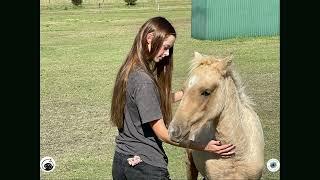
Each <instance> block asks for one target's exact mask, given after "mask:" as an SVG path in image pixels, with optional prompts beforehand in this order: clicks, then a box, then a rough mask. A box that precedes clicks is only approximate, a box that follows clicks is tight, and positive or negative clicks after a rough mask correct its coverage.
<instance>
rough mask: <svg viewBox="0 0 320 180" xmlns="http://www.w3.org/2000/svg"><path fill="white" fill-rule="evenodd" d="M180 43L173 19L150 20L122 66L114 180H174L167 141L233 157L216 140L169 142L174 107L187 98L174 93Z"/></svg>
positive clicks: (115, 104) (114, 113)
mask: <svg viewBox="0 0 320 180" xmlns="http://www.w3.org/2000/svg"><path fill="white" fill-rule="evenodd" d="M175 39H176V31H175V29H174V28H173V26H172V25H171V24H170V22H169V21H168V20H166V19H165V18H163V17H154V18H151V19H149V20H148V21H146V22H145V23H144V24H143V25H142V26H141V28H140V29H139V32H138V34H137V35H136V37H135V40H134V42H133V45H132V48H131V50H130V52H129V54H128V56H127V58H126V60H125V62H124V63H123V65H122V66H121V67H120V70H119V72H118V74H117V78H116V82H115V86H114V90H113V97H112V105H111V122H112V123H113V124H114V125H115V126H117V128H118V132H119V134H118V136H117V137H116V140H115V141H116V147H115V154H114V159H113V165H112V177H113V179H114V180H124V179H134V180H141V179H148V180H153V179H170V178H169V173H168V169H167V165H168V158H167V156H166V153H165V151H164V149H163V147H162V142H165V143H169V144H171V145H175V146H179V147H184V148H189V149H195V150H199V151H208V152H212V153H217V154H219V155H221V156H226V157H228V156H230V155H232V154H234V148H235V147H234V146H233V145H231V144H226V145H221V143H220V142H218V141H215V140H212V141H210V142H209V143H208V144H198V143H196V142H192V141H188V142H186V141H184V142H181V143H175V142H172V141H171V140H170V138H169V134H168V130H167V126H168V122H169V121H170V120H171V117H172V110H171V103H172V102H176V101H179V100H181V98H182V96H183V91H178V92H176V93H174V94H171V77H172V67H173V45H174V42H175Z"/></svg>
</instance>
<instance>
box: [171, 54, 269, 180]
mask: <svg viewBox="0 0 320 180" xmlns="http://www.w3.org/2000/svg"><path fill="white" fill-rule="evenodd" d="M231 64H232V63H231V57H226V58H215V57H212V56H205V55H201V54H200V53H197V52H195V56H194V59H193V60H192V65H191V71H190V74H189V78H188V80H187V81H186V83H185V88H184V96H183V99H182V100H181V102H180V105H179V106H178V108H177V110H176V113H175V116H174V118H173V120H172V121H171V123H170V125H169V134H170V138H171V140H172V141H175V142H183V141H188V140H193V141H196V142H201V143H203V144H207V143H208V142H209V141H210V140H212V139H216V140H219V141H221V143H222V144H226V143H227V144H229V143H230V144H234V145H235V146H236V148H235V152H236V153H235V155H233V156H231V157H230V158H222V157H221V156H219V155H217V154H214V153H208V152H204V151H194V150H187V153H188V160H187V166H188V167H187V176H188V179H197V175H198V172H200V173H201V175H202V176H203V177H204V178H205V179H208V180H212V179H260V178H261V176H262V170H263V167H264V137H263V130H262V126H261V123H260V120H259V117H258V115H257V114H256V113H255V111H254V110H253V108H252V107H251V104H252V103H251V101H250V99H249V97H248V96H246V95H245V93H244V91H243V87H242V85H241V82H240V79H239V76H238V75H237V74H236V73H235V71H234V70H233V69H232V66H231ZM192 167H195V168H196V169H195V168H192Z"/></svg>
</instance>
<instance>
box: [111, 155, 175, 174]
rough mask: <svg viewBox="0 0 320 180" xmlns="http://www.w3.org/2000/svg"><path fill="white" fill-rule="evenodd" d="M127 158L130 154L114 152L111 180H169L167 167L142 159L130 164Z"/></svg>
mask: <svg viewBox="0 0 320 180" xmlns="http://www.w3.org/2000/svg"><path fill="white" fill-rule="evenodd" d="M128 158H131V156H128V155H125V154H121V153H118V152H115V154H114V157H113V164H112V178H113V180H170V177H169V172H168V170H167V169H165V168H161V167H156V166H152V165H150V164H147V163H145V162H143V161H142V162H140V163H138V164H136V165H135V166H131V165H129V163H128V161H127V159H128Z"/></svg>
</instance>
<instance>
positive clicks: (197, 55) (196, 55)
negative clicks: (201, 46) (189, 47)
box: [194, 51, 203, 59]
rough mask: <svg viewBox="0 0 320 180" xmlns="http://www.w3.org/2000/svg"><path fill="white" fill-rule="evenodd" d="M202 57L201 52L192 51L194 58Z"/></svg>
mask: <svg viewBox="0 0 320 180" xmlns="http://www.w3.org/2000/svg"><path fill="white" fill-rule="evenodd" d="M202 57H203V56H202V54H200V53H198V52H197V51H195V52H194V58H195V59H200V58H202Z"/></svg>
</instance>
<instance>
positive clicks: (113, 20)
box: [39, 0, 280, 179]
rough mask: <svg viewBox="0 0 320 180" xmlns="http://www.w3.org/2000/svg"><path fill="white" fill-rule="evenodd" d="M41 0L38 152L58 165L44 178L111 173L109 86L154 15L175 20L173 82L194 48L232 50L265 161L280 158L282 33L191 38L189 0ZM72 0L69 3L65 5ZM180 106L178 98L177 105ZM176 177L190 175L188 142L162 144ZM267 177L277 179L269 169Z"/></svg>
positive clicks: (183, 75)
mask: <svg viewBox="0 0 320 180" xmlns="http://www.w3.org/2000/svg"><path fill="white" fill-rule="evenodd" d="M68 2H69V1H62V0H55V1H54V0H51V3H50V4H48V1H44V0H41V9H40V13H41V15H40V21H41V24H40V31H41V34H40V56H41V60H40V66H41V68H40V75H41V82H40V83H41V84H40V85H41V86H40V88H41V94H40V98H41V101H40V103H41V104H40V108H41V109H40V113H41V116H40V117H41V119H40V148H41V149H40V150H41V151H40V158H39V160H40V159H41V158H42V157H44V156H51V157H53V158H54V160H55V162H56V164H57V166H56V168H55V170H54V171H53V172H51V173H44V172H42V171H40V175H41V179H111V165H112V156H113V152H114V145H115V144H114V138H115V135H116V133H117V131H116V128H114V127H111V126H110V123H109V113H110V112H109V109H110V103H111V90H112V88H113V84H114V79H115V75H116V73H117V70H118V68H119V66H120V64H121V63H122V61H123V59H124V58H125V56H126V54H127V52H128V51H129V49H130V47H131V45H132V42H133V38H134V36H135V34H136V33H137V31H138V28H139V26H140V25H141V24H142V23H143V22H144V21H145V20H147V19H148V18H150V17H152V16H157V15H161V16H165V17H167V18H168V19H169V20H170V21H171V22H172V23H173V25H174V26H175V28H176V31H177V33H178V37H177V40H176V43H175V54H174V73H173V89H180V87H181V86H182V83H183V82H184V81H185V78H186V74H187V72H188V67H189V61H190V60H191V58H192V56H193V52H194V51H199V52H200V53H203V54H215V55H219V56H222V55H226V54H229V53H233V54H234V63H235V66H236V69H237V71H238V72H239V74H240V75H241V77H242V80H243V82H244V84H245V85H246V87H247V88H246V92H247V94H248V95H249V96H251V97H252V98H253V100H254V102H255V103H256V106H255V109H256V111H257V113H258V115H259V116H260V118H261V122H262V125H263V129H264V135H265V143H266V146H265V162H267V160H268V159H270V158H277V159H279V160H280V144H279V143H280V135H279V132H280V123H279V120H280V117H279V114H280V113H279V111H280V107H279V106H280V101H279V96H280V92H279V73H280V69H279V68H280V65H279V58H280V57H279V37H278V36H275V37H252V38H235V39H228V40H222V41H200V40H196V39H192V38H191V37H190V34H191V32H190V31H191V1H190V0H189V1H183V0H175V1H173V0H171V1H169V0H166V1H165V0H161V1H159V2H160V11H156V5H155V4H154V1H142V0H141V1H140V0H138V1H137V3H138V4H137V6H135V7H127V6H125V5H124V3H123V1H121V0H118V1H116V0H109V1H107V0H105V3H104V5H103V6H102V7H101V8H98V6H97V2H102V0H101V1H84V5H83V6H82V7H73V6H72V5H71V3H68ZM66 7H67V8H66ZM175 107H176V105H175ZM164 148H165V150H166V153H167V155H168V157H169V172H170V175H171V178H172V179H186V178H185V165H184V157H185V154H184V149H182V148H178V147H174V146H170V145H167V144H165V145H164ZM263 179H279V171H278V172H276V173H271V172H269V171H268V170H266V168H265V170H264V174H263Z"/></svg>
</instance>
